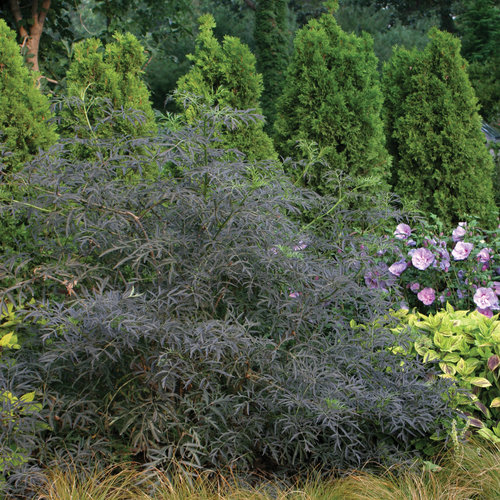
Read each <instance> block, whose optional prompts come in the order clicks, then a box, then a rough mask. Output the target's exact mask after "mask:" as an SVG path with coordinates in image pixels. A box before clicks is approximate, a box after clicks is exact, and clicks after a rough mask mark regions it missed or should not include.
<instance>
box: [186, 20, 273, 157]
mask: <svg viewBox="0 0 500 500" xmlns="http://www.w3.org/2000/svg"><path fill="white" fill-rule="evenodd" d="M199 23H200V32H199V34H198V37H197V39H196V49H195V52H194V54H190V55H188V58H189V59H190V60H191V61H192V62H193V65H192V67H191V69H190V70H189V71H188V73H187V74H186V75H184V76H182V77H181V78H180V79H179V81H178V82H177V90H178V91H179V92H178V94H177V101H178V103H179V104H183V99H182V95H183V94H185V93H186V92H187V93H191V94H194V95H196V96H198V97H199V98H200V99H199V101H200V102H201V104H203V105H205V106H207V105H208V106H212V107H219V108H221V109H222V108H224V107H229V108H233V109H238V110H247V109H252V110H253V111H254V112H255V113H259V114H262V110H261V108H260V103H259V99H260V96H261V94H262V89H263V85H262V75H260V74H259V73H257V70H256V69H255V56H254V55H253V54H252V53H251V52H250V49H249V48H248V47H247V46H246V45H245V44H243V43H242V42H241V41H240V40H239V39H238V38H235V37H232V36H225V37H224V40H223V42H222V44H221V43H219V42H218V40H217V39H216V38H215V36H214V34H213V29H214V27H215V21H214V18H213V16H212V15H211V14H205V15H203V16H201V17H200V19H199ZM184 113H185V114H186V118H187V119H188V121H190V122H192V123H193V122H197V121H198V120H199V118H200V117H201V116H202V114H203V110H202V108H200V107H199V106H195V105H193V104H192V103H191V104H190V105H189V106H188V107H185V108H184ZM231 125H232V126H231V127H230V128H229V129H228V128H227V127H224V128H222V129H221V130H220V131H219V132H218V135H219V138H220V140H221V145H222V147H223V148H225V149H233V148H234V149H237V150H239V151H241V152H242V153H244V154H245V155H247V157H248V159H250V160H253V159H257V160H268V159H272V158H275V156H276V153H275V151H274V146H273V143H272V140H271V139H270V137H269V136H268V135H267V134H266V133H265V132H264V130H263V127H264V123H263V122H262V121H261V120H260V119H256V118H254V119H253V121H252V122H250V123H246V124H245V125H243V124H242V123H241V122H238V121H236V122H233V123H232V124H231Z"/></svg>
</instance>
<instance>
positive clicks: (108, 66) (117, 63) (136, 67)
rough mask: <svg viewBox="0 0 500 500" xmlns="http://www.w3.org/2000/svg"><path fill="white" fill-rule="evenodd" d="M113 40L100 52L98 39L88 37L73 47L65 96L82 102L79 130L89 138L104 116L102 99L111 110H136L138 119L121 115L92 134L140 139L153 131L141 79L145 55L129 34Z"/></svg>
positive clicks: (119, 35)
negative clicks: (109, 105) (109, 103)
mask: <svg viewBox="0 0 500 500" xmlns="http://www.w3.org/2000/svg"><path fill="white" fill-rule="evenodd" d="M114 39H115V41H114V42H112V43H109V44H107V46H106V48H105V49H103V47H102V45H101V42H100V40H97V39H95V38H89V39H87V40H83V41H81V42H79V43H77V44H75V55H74V58H73V61H72V62H71V65H70V67H69V69H68V73H67V75H66V81H67V86H68V95H69V96H70V97H78V98H81V99H83V101H84V106H82V107H79V108H77V109H75V116H76V118H77V121H78V122H79V125H80V127H79V130H80V133H81V134H82V135H83V136H89V135H91V134H92V133H91V128H93V127H94V126H95V124H96V123H98V122H99V121H100V120H102V119H103V118H104V117H105V116H106V113H107V109H106V105H105V104H104V102H103V99H109V100H110V102H111V105H112V107H113V109H115V110H121V109H122V108H123V110H124V111H125V113H126V114H127V112H128V111H129V110H132V111H139V114H138V115H137V119H135V120H131V119H130V117H126V116H124V117H123V118H118V119H115V120H113V123H112V124H110V125H101V126H100V127H99V128H98V129H97V131H94V133H96V134H97V135H98V136H99V137H110V136H112V135H114V134H123V135H127V134H130V135H134V136H142V135H149V134H152V133H154V132H155V131H156V124H155V119H154V112H153V108H152V106H151V102H150V100H149V91H148V89H147V87H146V84H145V83H144V81H143V80H142V78H141V75H142V73H143V71H142V67H143V66H144V63H145V62H146V55H145V54H144V49H143V48H142V46H141V44H140V43H139V41H138V40H137V38H135V36H134V35H132V34H130V33H126V34H120V33H116V34H115V35H114Z"/></svg>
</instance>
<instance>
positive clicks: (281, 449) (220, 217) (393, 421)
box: [0, 115, 450, 472]
mask: <svg viewBox="0 0 500 500" xmlns="http://www.w3.org/2000/svg"><path fill="white" fill-rule="evenodd" d="M210 116H211V115H210ZM218 126H219V125H218V124H217V123H215V122H213V121H211V120H203V121H202V122H201V123H198V124H192V125H191V126H189V127H187V128H183V129H180V130H178V131H176V132H175V133H169V134H168V135H161V136H157V137H155V138H143V139H140V140H138V139H137V140H135V142H134V143H133V144H127V143H126V141H123V140H119V141H116V140H111V139H103V140H102V144H101V147H103V148H105V149H106V150H108V151H109V159H108V161H106V162H102V161H98V160H92V161H90V160H86V161H85V162H84V161H73V162H68V161H66V159H65V158H66V157H67V155H68V154H70V155H71V153H68V152H67V151H66V147H69V148H71V145H68V146H65V145H61V147H60V149H58V152H57V155H56V156H55V155H54V154H53V155H52V157H50V158H49V157H44V156H41V157H39V158H38V160H37V161H36V162H34V163H32V164H31V166H30V167H29V168H28V169H27V170H26V172H23V175H26V176H29V177H30V178H31V180H32V182H33V183H34V184H36V185H37V186H39V187H40V189H39V190H37V191H36V193H37V194H36V196H35V197H32V198H30V199H29V200H26V201H27V202H29V203H30V205H31V206H32V208H30V210H31V213H30V218H29V221H30V226H29V230H30V232H31V234H32V237H33V239H34V241H38V242H40V248H39V251H40V252H41V253H42V254H43V255H44V258H45V262H44V264H43V265H41V266H37V268H36V269H32V270H30V272H29V273H28V275H29V277H30V278H29V281H30V283H31V285H32V286H35V285H36V290H38V293H37V295H38V296H45V297H48V299H49V300H48V301H46V303H45V305H44V307H40V308H36V309H35V310H34V311H33V312H32V313H31V315H30V318H31V321H32V322H33V328H34V329H35V330H38V331H37V332H36V335H35V337H34V339H35V340H36V339H39V340H40V341H41V342H42V345H41V346H40V347H39V348H38V349H35V347H36V345H32V346H31V347H30V348H27V347H26V346H23V349H22V351H23V352H24V353H26V356H27V357H28V358H29V359H30V360H31V366H32V367H35V368H36V369H37V370H38V371H39V380H41V381H43V383H44V394H45V397H44V402H45V407H46V410H47V412H48V415H47V422H48V423H49V424H50V426H51V429H50V430H47V431H46V433H45V435H44V436H43V443H41V444H40V448H39V453H38V455H34V457H33V458H34V459H36V460H38V461H39V462H40V463H42V464H47V463H50V461H51V459H52V457H53V456H54V454H59V455H60V454H61V453H63V450H67V452H68V453H70V455H71V458H72V460H74V461H77V462H78V461H82V460H88V461H89V462H91V463H95V461H96V460H98V459H99V457H108V458H109V457H110V456H112V455H113V454H114V455H115V456H116V454H119V456H120V458H121V459H123V458H124V457H125V458H126V457H129V458H130V459H134V460H144V461H146V462H148V463H152V464H155V465H157V466H167V465H168V464H169V463H170V460H171V459H172V458H175V459H176V460H177V461H178V463H181V464H186V465H189V464H191V465H193V466H197V467H208V468H214V467H227V465H228V464H231V465H232V466H235V467H237V468H239V469H240V470H245V469H248V468H252V467H255V466H256V465H257V464H261V465H260V466H261V467H269V468H270V469H272V470H275V469H276V468H277V467H280V468H281V469H282V470H283V471H286V472H297V470H299V469H302V468H304V467H307V466H309V465H317V466H325V467H328V469H331V468H332V467H337V466H338V467H341V468H346V467H357V466H359V465H361V464H363V463H365V461H367V460H373V461H390V460H391V459H396V460H397V459H399V458H401V457H402V456H408V455H409V454H410V455H411V454H412V442H413V440H414V438H415V437H418V436H421V437H425V436H428V435H430V434H432V433H434V432H438V431H439V429H440V427H441V423H440V421H441V420H442V419H443V418H447V417H448V416H449V415H450V412H449V410H448V409H447V408H446V404H445V402H444V401H443V391H444V390H445V389H446V387H445V383H444V382H443V381H441V380H440V379H436V380H435V381H429V380H428V378H427V371H426V369H424V368H423V366H422V365H421V364H419V363H411V362H410V363H407V364H405V365H404V366H402V365H401V359H400V358H398V357H397V356H395V355H393V354H391V353H390V352H389V351H388V350H387V349H386V348H387V347H388V346H393V345H394V343H395V342H396V338H395V336H394V335H393V333H392V332H391V330H390V329H389V328H387V327H383V326H377V327H374V328H373V329H372V330H370V331H369V332H363V334H362V335H360V334H359V332H358V331H357V330H355V329H354V328H353V327H352V326H351V324H350V320H351V319H355V320H357V321H360V322H363V323H367V324H368V323H370V322H371V323H374V321H373V320H374V318H375V317H378V316H380V315H382V314H383V313H384V312H385V311H386V310H387V308H388V307H389V303H388V301H387V298H386V294H384V292H383V291H381V290H379V289H373V288H368V287H367V286H366V285H365V282H364V275H365V272H366V269H367V267H369V266H370V262H369V260H368V259H369V257H368V256H366V260H365V256H364V254H363V253H362V252H359V248H360V245H361V244H362V241H363V240H361V239H360V238H359V237H358V236H357V235H356V233H354V232H352V231H350V232H348V231H346V232H345V233H342V234H341V231H343V230H344V228H343V226H342V227H341V228H340V229H339V226H338V220H339V218H341V217H342V213H341V212H344V211H345V210H344V209H342V210H340V209H339V211H336V210H333V209H331V207H333V206H335V202H336V200H335V199H333V198H329V197H328V196H325V197H322V196H319V195H317V194H316V193H314V192H313V191H309V190H306V189H304V188H301V187H297V186H294V185H293V184H292V183H291V181H290V179H289V178H288V177H287V176H285V175H284V174H283V173H281V174H279V173H276V174H275V177H274V178H272V179H269V178H266V177H265V175H264V174H266V173H267V171H268V162H262V163H258V162H249V161H246V162H245V161H228V160H227V152H226V151H224V150H218V149H213V145H214V143H213V141H212V142H211V141H208V138H209V137H211V136H213V134H214V133H215V131H216V130H218ZM200 132H203V135H200ZM139 145H141V148H140V149H141V150H143V149H144V150H154V151H162V154H161V155H159V154H158V155H157V156H156V159H155V161H157V162H160V161H161V162H163V163H164V164H165V168H169V169H171V165H175V167H176V169H175V171H176V172H177V173H176V175H175V178H168V179H167V178H165V177H163V176H162V177H159V178H157V179H154V180H153V179H149V178H142V179H137V180H136V182H134V183H133V184H130V183H127V182H126V181H125V180H124V178H123V176H118V175H117V171H120V172H122V171H123V169H131V170H133V171H134V173H137V172H138V171H140V170H147V168H145V167H144V166H143V168H142V169H141V163H142V162H144V161H149V160H146V159H145V158H144V157H141V156H138V155H137V153H135V151H137V149H138V146H139ZM207 146H208V147H207ZM130 151H131V152H132V153H127V152H130ZM95 156H96V155H93V156H91V157H90V158H95ZM171 171H173V170H171ZM317 204H321V205H322V206H327V207H329V208H330V211H329V213H326V214H325V215H324V219H328V220H329V226H330V231H329V235H328V237H324V236H323V235H321V234H318V235H316V234H315V233H313V232H310V231H307V230H306V229H305V228H304V227H303V226H302V225H301V223H300V222H297V219H299V217H297V214H299V213H301V212H302V211H304V210H309V209H314V208H315V206H316V205H317ZM373 208H374V211H375V209H376V207H373ZM374 213H376V212H374ZM293 215H295V216H293ZM351 215H352V214H351ZM372 215H373V214H372V213H363V214H361V215H358V216H359V217H361V218H366V219H369V218H370V217H371V216H372ZM375 223H376V222H374V224H375ZM42 235H43V237H42ZM20 250H22V249H20ZM13 257H15V256H13ZM0 263H1V265H2V272H3V273H5V274H6V275H9V276H12V279H14V278H16V276H17V279H16V281H17V283H18V284H17V285H13V287H12V289H17V290H18V293H19V294H21V296H22V293H24V292H25V293H28V292H29V289H26V286H27V285H26V282H27V280H26V279H25V278H24V277H23V276H21V273H20V270H19V265H18V263H17V261H16V259H13V258H11V257H9V256H8V255H2V258H1V260H0ZM36 277H38V279H39V283H38V284H36V283H35V279H36ZM35 340H34V341H33V342H35Z"/></svg>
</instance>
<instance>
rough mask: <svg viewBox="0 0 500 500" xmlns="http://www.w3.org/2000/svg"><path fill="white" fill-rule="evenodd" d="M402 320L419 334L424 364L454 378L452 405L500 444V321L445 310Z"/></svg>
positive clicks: (417, 343)
mask: <svg viewBox="0 0 500 500" xmlns="http://www.w3.org/2000/svg"><path fill="white" fill-rule="evenodd" d="M403 320H404V321H405V322H406V323H408V324H409V325H410V327H411V329H412V331H413V334H414V335H416V336H417V340H416V341H415V344H414V351H413V352H417V353H418V354H419V355H420V356H422V359H423V360H424V362H427V363H431V362H434V363H436V362H439V367H440V370H441V372H442V373H441V377H446V378H449V379H451V380H453V381H455V383H456V385H457V390H456V391H454V392H453V394H452V404H453V406H454V407H456V408H457V409H459V410H460V411H461V412H462V414H463V416H464V418H465V419H466V421H467V422H468V424H469V426H470V429H471V430H474V431H475V432H477V433H478V434H479V435H480V436H482V437H483V438H485V439H488V440H489V441H492V442H493V443H497V444H498V443H500V321H498V316H494V317H493V318H487V317H486V316H483V315H482V314H480V313H478V312H472V313H470V314H469V313H468V311H454V310H453V308H452V307H451V306H449V305H448V306H447V308H446V310H441V311H438V312H437V313H435V314H431V315H429V316H426V315H424V314H420V313H417V314H407V315H405V316H403Z"/></svg>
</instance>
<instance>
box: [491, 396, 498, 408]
mask: <svg viewBox="0 0 500 500" xmlns="http://www.w3.org/2000/svg"><path fill="white" fill-rule="evenodd" d="M490 408H500V398H495V399H494V400H493V401H492V402H491V403H490Z"/></svg>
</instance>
